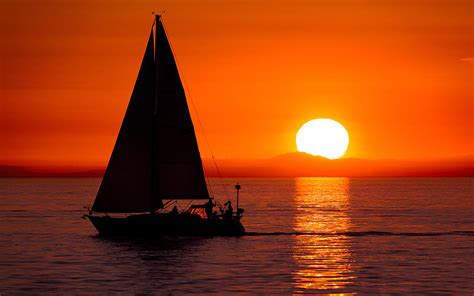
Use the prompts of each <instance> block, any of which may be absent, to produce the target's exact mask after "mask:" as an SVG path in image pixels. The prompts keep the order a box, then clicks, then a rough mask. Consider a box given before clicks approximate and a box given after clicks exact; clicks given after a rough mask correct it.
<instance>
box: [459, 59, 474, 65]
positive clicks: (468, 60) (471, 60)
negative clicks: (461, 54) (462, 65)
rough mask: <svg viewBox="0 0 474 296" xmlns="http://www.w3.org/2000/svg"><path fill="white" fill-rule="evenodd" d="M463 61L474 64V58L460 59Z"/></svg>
mask: <svg viewBox="0 0 474 296" xmlns="http://www.w3.org/2000/svg"><path fill="white" fill-rule="evenodd" d="M460 61H461V62H466V63H469V64H474V58H462V59H460Z"/></svg>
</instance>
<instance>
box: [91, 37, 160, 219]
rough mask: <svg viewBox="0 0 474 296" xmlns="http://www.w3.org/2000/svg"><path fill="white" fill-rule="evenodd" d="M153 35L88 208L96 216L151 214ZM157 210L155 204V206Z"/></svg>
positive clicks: (153, 85)
mask: <svg viewBox="0 0 474 296" xmlns="http://www.w3.org/2000/svg"><path fill="white" fill-rule="evenodd" d="M153 54H154V53H153V33H151V34H150V38H149V40H148V44H147V47H146V51H145V56H144V58H143V61H142V65H141V67H140V72H139V74H138V78H137V81H136V83H135V87H134V89H133V93H132V96H131V98H130V103H129V105H128V108H127V112H126V114H125V118H124V120H123V123H122V126H121V128H120V132H119V135H118V138H117V141H116V143H115V147H114V150H113V152H112V156H111V157H110V160H109V164H108V166H107V170H106V171H105V175H104V178H103V180H102V184H101V185H100V188H99V192H98V193H97V197H96V199H95V202H94V205H93V207H92V210H93V211H96V212H109V213H129V212H146V211H150V210H153V209H152V204H151V200H150V197H151V189H152V183H151V182H152V180H151V165H150V164H151V146H152V145H151V141H152V125H153V111H154V107H155V90H156V88H155V85H156V83H155V71H156V66H155V62H154V58H153ZM155 204H157V206H158V207H159V206H160V205H159V203H156V202H155Z"/></svg>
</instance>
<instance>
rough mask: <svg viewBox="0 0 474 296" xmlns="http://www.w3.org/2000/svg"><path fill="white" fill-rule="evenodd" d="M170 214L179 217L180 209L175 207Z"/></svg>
mask: <svg viewBox="0 0 474 296" xmlns="http://www.w3.org/2000/svg"><path fill="white" fill-rule="evenodd" d="M170 214H171V215H175V216H177V215H178V214H179V212H178V207H177V206H174V207H173V209H172V210H171V212H170Z"/></svg>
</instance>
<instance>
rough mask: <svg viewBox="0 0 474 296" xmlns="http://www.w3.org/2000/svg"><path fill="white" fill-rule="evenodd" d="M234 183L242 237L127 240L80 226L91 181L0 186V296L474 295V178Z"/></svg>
mask: <svg viewBox="0 0 474 296" xmlns="http://www.w3.org/2000/svg"><path fill="white" fill-rule="evenodd" d="M211 181H212V184H213V186H212V191H213V192H214V195H215V196H216V198H217V200H219V201H221V202H224V201H225V200H226V199H229V198H232V199H234V192H233V185H234V184H235V182H236V181H237V180H234V179H223V180H218V179H212V180H211ZM238 181H239V182H240V184H241V185H242V191H241V207H244V208H245V216H244V219H243V223H244V225H245V226H246V228H247V231H248V232H249V235H248V236H244V237H227V238H225V237H216V238H163V239H159V240H148V241H147V240H133V241H131V240H126V239H105V238H101V237H98V236H97V235H96V231H95V229H94V228H93V227H92V225H91V224H90V223H89V222H88V221H86V220H83V219H81V215H82V214H84V211H83V210H82V207H83V206H84V205H91V204H92V202H93V199H94V197H95V193H96V191H97V188H98V185H99V184H100V179H97V178H91V179H82V178H78V179H68V178H64V179H0V293H1V294H2V295H9V294H17V293H34V294H59V293H61V294H62V293H74V294H78V293H92V294H103V293H116V292H121V293H149V294H183V293H191V292H199V293H214V292H215V293H229V292H244V293H260V294H274V293H281V294H293V293H347V294H356V293H360V294H367V293H409V292H416V293H436V294H465V295H472V294H473V293H474V186H473V185H474V182H473V181H474V179H472V178H429V179H420V178H412V179H410V178H409V179H395V178H393V179H390V178H384V179H357V178H356V179H351V178H295V179H240V180H238ZM309 233H312V234H309Z"/></svg>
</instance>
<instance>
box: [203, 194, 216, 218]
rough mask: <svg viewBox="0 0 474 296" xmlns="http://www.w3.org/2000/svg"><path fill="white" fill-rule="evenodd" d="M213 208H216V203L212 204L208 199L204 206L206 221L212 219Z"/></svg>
mask: <svg viewBox="0 0 474 296" xmlns="http://www.w3.org/2000/svg"><path fill="white" fill-rule="evenodd" d="M215 206H216V203H215V202H214V200H213V198H212V197H210V198H209V200H208V201H207V202H206V204H204V207H205V209H206V216H207V219H211V218H212V210H213V209H214V207H215Z"/></svg>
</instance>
